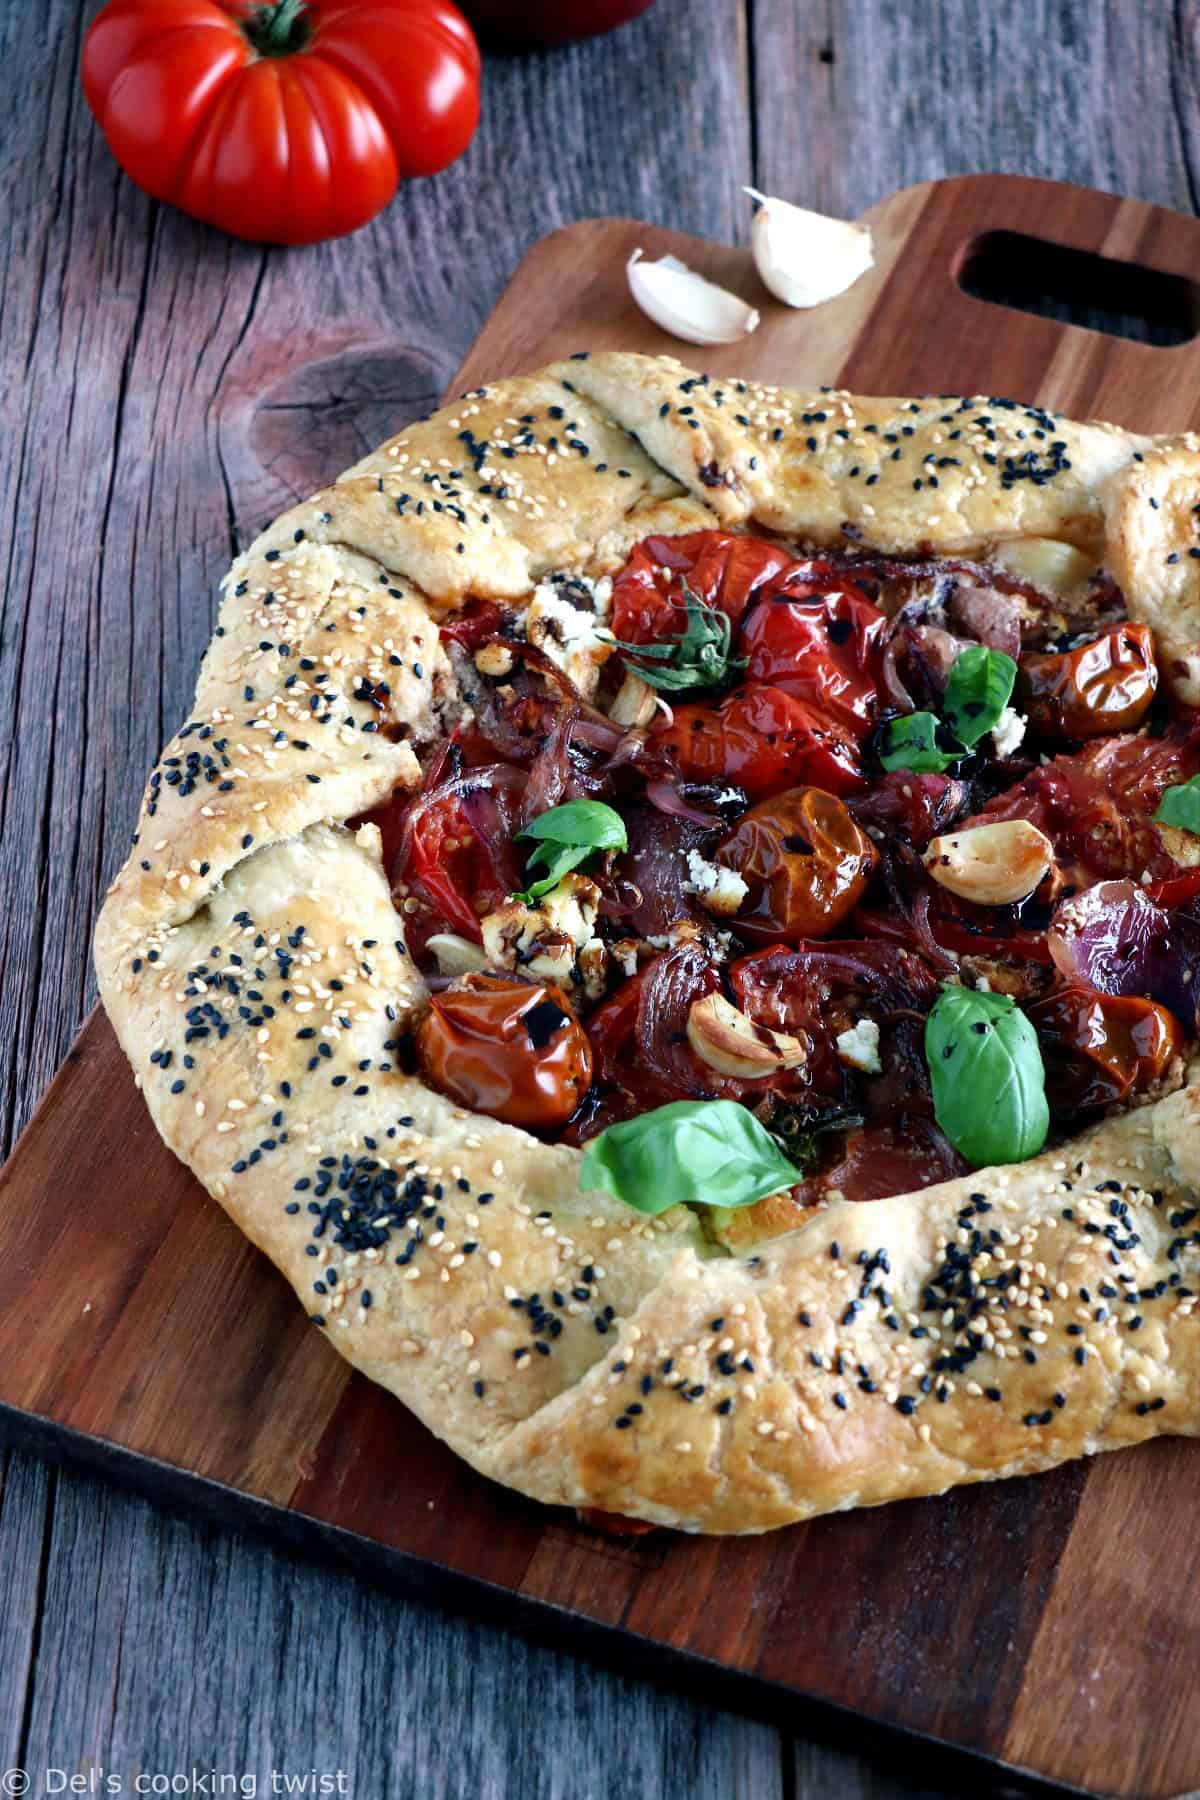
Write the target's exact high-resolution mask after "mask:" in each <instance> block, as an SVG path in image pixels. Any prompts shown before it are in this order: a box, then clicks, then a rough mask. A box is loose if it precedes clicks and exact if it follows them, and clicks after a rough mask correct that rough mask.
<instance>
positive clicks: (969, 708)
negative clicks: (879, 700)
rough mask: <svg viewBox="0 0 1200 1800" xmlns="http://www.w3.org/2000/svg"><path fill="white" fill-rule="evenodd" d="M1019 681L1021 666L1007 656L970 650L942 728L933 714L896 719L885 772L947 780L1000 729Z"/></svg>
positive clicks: (956, 673) (888, 737)
mask: <svg viewBox="0 0 1200 1800" xmlns="http://www.w3.org/2000/svg"><path fill="white" fill-rule="evenodd" d="M1016 679H1017V665H1016V663H1015V662H1014V661H1013V659H1012V657H1011V656H1006V655H1005V653H1004V651H1003V650H989V649H988V648H987V646H986V645H985V644H969V645H968V646H967V648H966V649H965V650H962V651H960V652H959V654H958V656H957V657H956V658H955V659H954V664H953V667H952V668H951V670H950V675H949V679H948V680H947V682H946V695H945V699H944V700H943V702H942V719H941V722H940V724H939V720H938V718H937V715H936V714H935V713H931V712H914V713H904V714H903V715H902V716H901V717H900V718H898V719H893V720H892V721H891V722H890V724H889V725H888V726H887V728H886V730H885V732H884V734H883V743H882V745H881V748H880V752H879V760H880V762H881V763H882V764H883V766H884V768H885V769H911V770H912V771H913V773H914V774H916V775H944V774H945V772H946V770H947V769H948V768H950V767H951V765H952V764H953V763H956V762H958V761H959V760H960V759H961V758H962V757H964V756H965V755H966V754H967V752H968V750H973V749H974V748H975V746H976V744H977V743H978V742H979V740H980V739H981V738H983V737H986V735H987V733H988V732H989V731H991V730H993V729H994V727H995V726H996V725H997V724H998V723H999V720H1000V714H1001V713H1002V712H1003V711H1004V709H1005V707H1006V706H1007V705H1008V703H1009V701H1010V700H1011V699H1012V691H1013V687H1014V686H1015V684H1016Z"/></svg>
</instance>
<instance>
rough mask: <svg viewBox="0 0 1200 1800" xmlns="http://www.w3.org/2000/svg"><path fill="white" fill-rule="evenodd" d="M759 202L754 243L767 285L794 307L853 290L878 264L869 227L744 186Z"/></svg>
mask: <svg viewBox="0 0 1200 1800" xmlns="http://www.w3.org/2000/svg"><path fill="white" fill-rule="evenodd" d="M742 191H743V193H746V194H749V196H750V198H751V199H752V200H757V201H758V203H759V204H758V211H757V212H756V213H755V215H754V224H753V227H752V238H751V242H752V245H753V249H754V261H755V263H756V264H757V267H758V272H759V274H760V275H761V276H762V279H763V283H764V285H765V286H766V287H768V288H770V290H771V292H772V293H773V294H774V295H775V297H776V299H777V300H784V301H786V302H787V304H788V305H789V306H820V305H821V303H822V301H824V300H832V299H834V298H835V297H836V295H838V294H844V293H845V291H846V289H847V288H848V287H852V286H853V284H854V283H855V282H856V281H857V280H858V278H859V276H860V275H865V274H866V272H867V270H868V269H869V268H871V267H872V266H873V264H874V261H875V256H874V252H873V251H872V248H871V233H870V232H869V231H868V230H867V227H866V226H865V225H852V224H851V223H850V222H849V220H847V219H830V218H827V217H826V215H825V214H824V213H815V212H806V211H805V209H804V208H803V207H802V206H793V205H792V204H791V202H790V201H788V200H776V199H774V198H772V197H771V196H770V195H768V194H760V193H759V192H758V189H757V188H744V189H743V190H742Z"/></svg>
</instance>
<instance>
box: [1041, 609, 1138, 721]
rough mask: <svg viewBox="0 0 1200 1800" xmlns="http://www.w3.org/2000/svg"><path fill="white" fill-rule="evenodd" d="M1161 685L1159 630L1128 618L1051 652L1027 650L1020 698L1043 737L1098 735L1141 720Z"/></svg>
mask: <svg viewBox="0 0 1200 1800" xmlns="http://www.w3.org/2000/svg"><path fill="white" fill-rule="evenodd" d="M1157 686H1158V666H1157V664H1156V663H1155V661H1154V635H1153V633H1152V632H1151V630H1150V627H1149V626H1148V625H1133V624H1130V623H1129V621H1128V620H1125V621H1123V622H1122V623H1121V624H1120V625H1111V626H1110V627H1109V629H1108V630H1107V631H1102V632H1101V633H1100V635H1099V637H1096V638H1093V639H1092V641H1091V643H1090V644H1081V645H1080V646H1079V648H1078V649H1077V650H1064V651H1061V652H1059V653H1057V654H1056V655H1051V656H1023V657H1022V658H1021V662H1020V668H1019V673H1018V677H1017V687H1018V693H1019V696H1020V699H1019V704H1020V706H1021V708H1022V710H1023V711H1024V712H1025V713H1026V714H1027V716H1028V718H1029V722H1030V725H1031V726H1032V727H1033V729H1034V731H1036V732H1037V733H1038V734H1039V735H1040V736H1042V737H1059V738H1063V737H1065V738H1093V737H1104V736H1105V735H1106V734H1107V733H1108V732H1110V731H1129V730H1131V729H1132V728H1133V726H1135V725H1136V724H1138V723H1139V721H1140V720H1141V718H1142V716H1143V714H1144V713H1145V711H1146V709H1147V707H1148V706H1149V705H1150V702H1151V700H1153V698H1154V691H1155V689H1156V688H1157Z"/></svg>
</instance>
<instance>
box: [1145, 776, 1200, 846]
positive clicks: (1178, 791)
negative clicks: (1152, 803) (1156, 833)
mask: <svg viewBox="0 0 1200 1800" xmlns="http://www.w3.org/2000/svg"><path fill="white" fill-rule="evenodd" d="M1154 818H1155V821H1156V823H1157V824H1159V825H1177V826H1178V827H1179V829H1180V830H1181V831H1195V832H1200V775H1193V776H1192V778H1191V780H1190V781H1181V782H1180V783H1179V785H1178V786H1177V787H1169V788H1167V789H1166V790H1165V791H1164V793H1163V797H1162V799H1161V800H1160V801H1159V803H1158V811H1157V812H1156V813H1155V815H1154Z"/></svg>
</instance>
